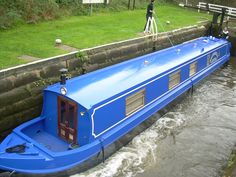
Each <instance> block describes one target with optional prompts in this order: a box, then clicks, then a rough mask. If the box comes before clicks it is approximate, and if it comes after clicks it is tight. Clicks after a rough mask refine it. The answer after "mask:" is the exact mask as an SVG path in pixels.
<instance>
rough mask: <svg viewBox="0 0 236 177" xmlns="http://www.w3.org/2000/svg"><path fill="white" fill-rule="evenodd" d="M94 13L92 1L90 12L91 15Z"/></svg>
mask: <svg viewBox="0 0 236 177" xmlns="http://www.w3.org/2000/svg"><path fill="white" fill-rule="evenodd" d="M92 14H93V4H92V3H91V4H90V12H89V15H90V16H92Z"/></svg>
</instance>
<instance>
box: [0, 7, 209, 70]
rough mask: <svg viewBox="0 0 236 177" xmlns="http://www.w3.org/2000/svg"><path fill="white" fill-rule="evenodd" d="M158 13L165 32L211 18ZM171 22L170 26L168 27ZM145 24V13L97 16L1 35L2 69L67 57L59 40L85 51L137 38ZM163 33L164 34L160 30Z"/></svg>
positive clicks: (26, 27)
mask: <svg viewBox="0 0 236 177" xmlns="http://www.w3.org/2000/svg"><path fill="white" fill-rule="evenodd" d="M156 12H157V15H158V18H159V20H160V21H161V22H162V24H163V26H164V28H165V30H171V29H176V28H179V27H183V26H188V25H193V24H195V23H196V22H197V21H201V20H204V19H207V18H209V16H208V15H207V14H202V13H200V14H199V13H197V12H195V11H191V10H186V9H182V8H180V7H177V6H174V5H162V6H156ZM167 20H168V21H170V22H171V24H170V25H166V24H165V22H166V21H167ZM144 23H145V10H135V11H122V12H113V13H109V14H108V13H104V14H101V13H100V14H93V16H91V17H89V16H72V17H66V18H64V19H59V20H53V21H48V22H41V23H39V24H35V25H20V26H18V27H16V28H14V29H10V30H5V31H0V69H3V68H7V67H11V66H15V65H19V64H22V63H26V61H23V60H22V59H18V57H19V56H21V55H31V56H35V57H39V58H46V57H51V56H54V55H58V54H63V53H66V51H63V50H59V49H57V48H55V47H54V41H55V39H56V38H60V39H62V41H63V43H64V44H67V45H70V46H73V47H76V48H78V49H83V48H87V47H93V46H96V45H101V44H106V43H110V42H114V41H119V40H124V39H129V38H133V37H137V36H138V33H140V32H142V31H143V27H144ZM159 31H163V30H162V29H161V28H160V26H159Z"/></svg>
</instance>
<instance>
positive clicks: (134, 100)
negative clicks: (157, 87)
mask: <svg viewBox="0 0 236 177" xmlns="http://www.w3.org/2000/svg"><path fill="white" fill-rule="evenodd" d="M144 99H145V90H144V89H143V90H140V91H139V92H136V93H134V94H133V95H131V96H129V97H127V98H126V116H128V115H130V114H132V113H134V112H135V111H137V110H138V109H139V108H141V107H143V106H144Z"/></svg>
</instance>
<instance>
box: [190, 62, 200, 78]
mask: <svg viewBox="0 0 236 177" xmlns="http://www.w3.org/2000/svg"><path fill="white" fill-rule="evenodd" d="M192 66H193V67H192ZM197 68H198V62H197V61H195V62H192V63H191V64H190V65H189V77H191V76H193V75H195V74H196V73H197ZM192 69H194V72H191V71H192Z"/></svg>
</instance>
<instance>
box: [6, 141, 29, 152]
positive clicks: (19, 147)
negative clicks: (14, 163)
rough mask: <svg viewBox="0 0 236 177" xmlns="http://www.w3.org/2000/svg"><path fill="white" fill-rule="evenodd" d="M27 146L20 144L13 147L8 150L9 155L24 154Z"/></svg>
mask: <svg viewBox="0 0 236 177" xmlns="http://www.w3.org/2000/svg"><path fill="white" fill-rule="evenodd" d="M25 148H26V145H25V143H24V144H19V145H16V146H12V147H9V148H7V149H6V152H7V153H24V152H25Z"/></svg>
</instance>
